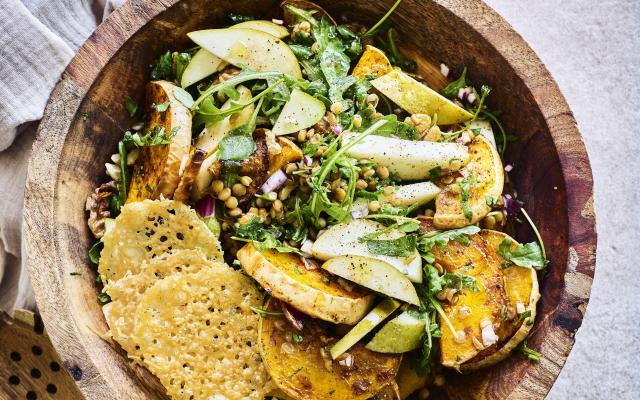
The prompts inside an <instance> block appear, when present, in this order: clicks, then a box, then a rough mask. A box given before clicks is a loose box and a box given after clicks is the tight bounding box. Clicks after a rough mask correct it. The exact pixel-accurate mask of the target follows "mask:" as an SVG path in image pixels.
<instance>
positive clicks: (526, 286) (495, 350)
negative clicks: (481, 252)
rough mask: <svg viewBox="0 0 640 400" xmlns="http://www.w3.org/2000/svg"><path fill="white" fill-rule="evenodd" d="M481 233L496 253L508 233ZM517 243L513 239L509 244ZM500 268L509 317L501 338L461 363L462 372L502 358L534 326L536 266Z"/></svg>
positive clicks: (491, 363)
mask: <svg viewBox="0 0 640 400" xmlns="http://www.w3.org/2000/svg"><path fill="white" fill-rule="evenodd" d="M480 236H481V237H482V238H483V239H484V240H485V241H486V242H487V244H488V245H489V247H490V248H491V249H492V250H493V251H494V252H495V253H496V254H497V253H498V247H499V246H500V243H501V242H502V241H503V240H504V239H505V238H507V237H508V236H507V235H506V234H504V233H502V232H497V231H491V230H482V231H481V232H480ZM511 240H513V239H511ZM517 245H518V243H517V242H516V241H515V240H513V243H512V244H511V248H512V249H513V248H515V247H516V246H517ZM498 258H499V259H500V262H501V263H502V262H506V260H504V259H503V258H502V257H500V256H498ZM500 272H501V273H502V275H503V277H504V285H505V291H506V294H507V298H508V299H509V304H510V305H509V307H510V312H509V313H508V314H509V319H508V320H507V321H505V329H504V330H503V332H504V333H502V332H501V334H499V337H500V341H499V342H498V346H497V347H492V348H490V349H487V350H488V351H482V352H481V353H480V354H479V355H478V356H476V357H475V358H473V359H472V360H470V361H469V362H467V363H465V364H462V366H461V368H460V369H461V371H462V372H467V371H475V370H477V369H479V368H484V367H488V366H490V365H494V364H496V363H498V362H500V361H502V360H504V359H505V358H506V357H508V356H509V354H510V353H511V351H512V350H513V349H515V348H516V347H517V346H518V345H519V344H520V342H522V341H523V340H524V339H526V338H527V335H529V331H531V327H532V326H533V321H534V320H535V318H536V304H537V303H538V299H540V291H539V286H538V275H537V273H536V270H535V269H532V268H524V267H519V266H517V265H511V266H510V267H508V268H505V269H502V270H501V271H500Z"/></svg>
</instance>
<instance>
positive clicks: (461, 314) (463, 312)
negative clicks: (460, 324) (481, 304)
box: [458, 306, 471, 319]
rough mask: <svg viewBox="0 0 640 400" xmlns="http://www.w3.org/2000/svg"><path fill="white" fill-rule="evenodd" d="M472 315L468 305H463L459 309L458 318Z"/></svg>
mask: <svg viewBox="0 0 640 400" xmlns="http://www.w3.org/2000/svg"><path fill="white" fill-rule="evenodd" d="M469 315H471V309H470V308H469V307H467V306H462V307H460V308H459V309H458V318H460V319H465V318H467V317H468V316H469Z"/></svg>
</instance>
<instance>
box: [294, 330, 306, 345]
mask: <svg viewBox="0 0 640 400" xmlns="http://www.w3.org/2000/svg"><path fill="white" fill-rule="evenodd" d="M291 340H292V341H293V343H295V344H300V343H302V341H303V340H304V338H303V337H302V335H300V334H299V333H297V332H294V331H291Z"/></svg>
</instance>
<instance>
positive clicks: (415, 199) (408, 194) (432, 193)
mask: <svg viewBox="0 0 640 400" xmlns="http://www.w3.org/2000/svg"><path fill="white" fill-rule="evenodd" d="M441 190H442V189H440V188H439V187H438V186H437V185H435V184H434V183H432V182H418V183H411V184H409V185H402V186H397V187H396V190H395V191H394V192H393V193H392V194H390V195H382V196H381V197H380V200H381V201H382V202H384V203H389V204H391V205H392V206H395V207H409V206H416V207H419V206H422V205H425V204H427V203H428V202H430V201H431V200H433V199H435V198H436V196H437V195H438V193H440V191H441Z"/></svg>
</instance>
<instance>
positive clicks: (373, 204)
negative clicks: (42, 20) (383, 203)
mask: <svg viewBox="0 0 640 400" xmlns="http://www.w3.org/2000/svg"><path fill="white" fill-rule="evenodd" d="M379 209H380V202H379V201H377V200H374V201H372V202H370V203H369V211H371V212H376V211H378V210H379Z"/></svg>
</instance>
